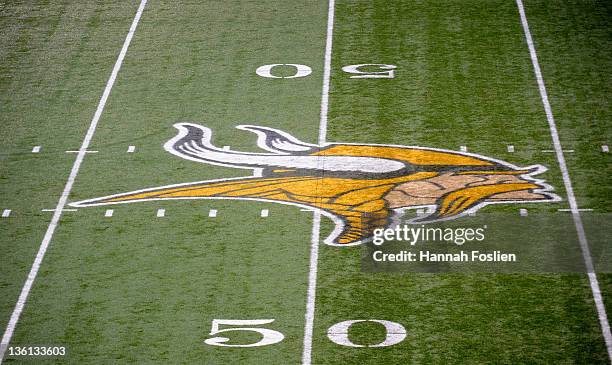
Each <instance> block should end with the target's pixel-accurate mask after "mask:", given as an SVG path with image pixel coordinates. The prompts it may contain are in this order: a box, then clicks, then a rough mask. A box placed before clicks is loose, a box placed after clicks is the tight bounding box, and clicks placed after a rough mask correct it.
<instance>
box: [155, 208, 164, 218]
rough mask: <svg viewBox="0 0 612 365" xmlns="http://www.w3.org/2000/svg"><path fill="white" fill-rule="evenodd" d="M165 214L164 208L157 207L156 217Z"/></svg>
mask: <svg viewBox="0 0 612 365" xmlns="http://www.w3.org/2000/svg"><path fill="white" fill-rule="evenodd" d="M165 216H166V210H165V209H158V210H157V218H162V217H165Z"/></svg>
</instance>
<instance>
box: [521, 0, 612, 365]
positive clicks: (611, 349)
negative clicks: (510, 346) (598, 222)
mask: <svg viewBox="0 0 612 365" xmlns="http://www.w3.org/2000/svg"><path fill="white" fill-rule="evenodd" d="M516 4H517V6H518V10H519V13H520V16H521V23H522V24H523V30H524V31H525V39H526V40H527V45H528V47H529V54H530V56H531V62H532V64H533V69H534V72H535V75H536V79H537V81H538V88H539V89H540V96H541V97H542V104H543V105H544V111H545V112H546V119H548V126H549V128H550V134H551V136H552V140H553V145H554V146H555V152H556V155H557V161H558V162H559V168H560V169H561V174H562V176H563V184H564V185H565V190H566V192H567V200H568V202H569V205H570V211H571V212H572V217H573V219H574V225H575V226H576V232H577V233H578V241H579V242H580V249H581V251H582V257H583V259H584V263H585V266H586V269H587V272H588V277H589V282H590V284H591V292H592V293H593V299H594V301H595V307H596V309H597V314H598V317H599V324H600V325H601V332H602V334H603V337H604V340H605V343H606V348H607V349H608V357H609V359H610V361H611V362H612V334H611V333H610V324H609V323H608V316H607V315H606V309H605V307H604V303H603V298H602V296H601V290H600V289H599V282H598V280H597V275H596V274H595V270H594V267H593V260H592V259H591V251H590V249H589V243H588V241H587V237H586V234H585V232H584V226H583V225H582V218H581V217H580V211H579V209H578V204H577V203H576V197H575V196H574V189H573V188H572V181H571V180H570V176H569V172H568V170H567V165H566V163H565V157H564V156H563V148H562V147H561V141H560V139H559V134H558V132H557V125H556V123H555V118H554V117H553V113H552V109H551V107H550V103H549V101H548V93H547V92H546V86H545V84H544V78H543V77H542V71H541V70H540V64H539V62H538V56H537V53H536V50H535V46H534V44H533V39H532V37H531V32H530V31H529V24H528V23H527V16H526V15H525V8H524V7H523V2H522V0H516Z"/></svg>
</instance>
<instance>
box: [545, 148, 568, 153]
mask: <svg viewBox="0 0 612 365" xmlns="http://www.w3.org/2000/svg"><path fill="white" fill-rule="evenodd" d="M542 152H544V153H557V150H556V149H554V150H542ZM561 153H574V150H561Z"/></svg>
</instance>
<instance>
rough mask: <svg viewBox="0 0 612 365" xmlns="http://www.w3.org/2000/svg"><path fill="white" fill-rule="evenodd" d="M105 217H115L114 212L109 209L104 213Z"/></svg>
mask: <svg viewBox="0 0 612 365" xmlns="http://www.w3.org/2000/svg"><path fill="white" fill-rule="evenodd" d="M104 216H105V217H108V218H110V217H112V216H113V210H112V209H107V210H106V212H104Z"/></svg>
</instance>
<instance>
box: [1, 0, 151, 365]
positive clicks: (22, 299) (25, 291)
mask: <svg viewBox="0 0 612 365" xmlns="http://www.w3.org/2000/svg"><path fill="white" fill-rule="evenodd" d="M146 4H147V1H146V0H142V1H141V2H140V6H139V7H138V10H137V11H136V15H135V16H134V20H133V21H132V25H131V27H130V30H129V32H128V34H127V36H126V38H125V41H124V43H123V47H122V48H121V51H120V52H119V56H118V57H117V60H116V61H115V65H114V66H113V70H112V72H111V75H110V77H109V79H108V81H107V83H106V86H105V88H104V92H103V93H102V97H101V98H100V101H99V103H98V107H97V108H96V111H95V113H94V116H93V118H92V120H91V123H90V125H89V128H88V129H87V134H86V135H85V138H84V139H83V142H82V143H81V148H80V149H79V152H78V154H77V157H76V160H75V162H74V164H73V166H72V169H71V171H70V175H69V176H68V181H67V182H66V185H65V187H64V190H63V191H62V195H61V196H60V198H59V201H58V203H57V205H56V206H55V210H54V212H53V217H52V218H51V222H50V223H49V227H48V228H47V231H46V232H45V235H44V237H43V240H42V242H41V244H40V248H39V249H38V253H37V254H36V258H35V259H34V262H33V263H32V268H31V269H30V272H29V274H28V277H27V279H26V281H25V284H24V285H23V288H22V289H21V293H20V294H19V299H17V304H16V305H15V309H14V310H13V313H12V314H11V318H10V320H9V323H8V325H7V327H6V330H5V331H4V335H3V336H2V342H0V362H2V359H3V358H4V354H5V351H6V350H7V348H8V346H9V343H10V341H11V338H12V337H13V332H14V331H15V326H17V322H18V321H19V317H20V316H21V313H22V312H23V308H24V306H25V305H26V301H27V299H28V296H29V295H30V290H31V289H32V286H33V285H34V281H35V280H36V277H37V276H38V271H39V270H40V267H41V265H42V262H43V259H44V258H45V255H46V253H47V249H48V247H49V245H50V244H51V240H52V239H53V235H54V233H55V230H56V228H57V226H58V224H59V221H60V218H61V217H62V213H63V209H64V207H65V206H66V203H67V201H68V196H69V195H70V192H71V190H72V186H73V184H74V181H75V179H76V177H77V174H78V173H79V170H80V168H81V164H82V163H83V159H84V158H85V155H86V153H87V148H88V147H89V144H90V143H91V139H92V138H93V135H94V133H95V131H96V127H97V125H98V121H99V120H100V117H101V115H102V112H103V111H104V107H105V106H106V101H107V100H108V97H109V95H110V92H111V90H112V88H113V85H114V84H115V79H116V78H117V74H118V73H119V70H120V69H121V65H122V63H123V59H124V58H125V54H126V52H127V50H128V47H129V46H130V43H131V41H132V37H133V35H134V32H135V31H136V27H137V26H138V22H139V21H140V16H141V15H142V12H143V10H144V7H145V5H146Z"/></svg>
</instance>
